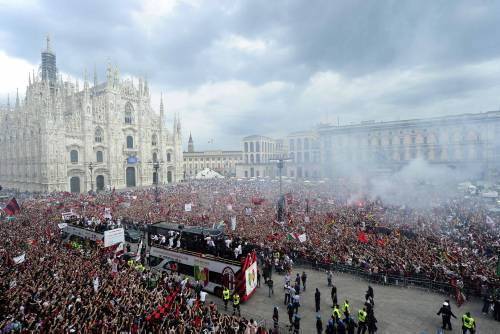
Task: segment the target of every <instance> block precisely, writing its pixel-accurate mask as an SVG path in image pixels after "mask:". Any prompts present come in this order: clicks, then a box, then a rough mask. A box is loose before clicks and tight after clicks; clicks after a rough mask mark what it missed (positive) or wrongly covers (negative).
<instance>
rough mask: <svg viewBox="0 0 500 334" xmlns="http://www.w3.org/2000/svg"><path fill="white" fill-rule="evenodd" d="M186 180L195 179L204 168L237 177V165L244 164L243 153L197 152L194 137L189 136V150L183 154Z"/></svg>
mask: <svg viewBox="0 0 500 334" xmlns="http://www.w3.org/2000/svg"><path fill="white" fill-rule="evenodd" d="M183 159H184V179H190V178H192V177H194V176H195V175H196V174H197V173H198V172H199V171H202V170H203V169H204V168H210V169H212V170H214V171H216V172H217V173H219V174H221V175H223V176H226V177H232V176H235V175H236V164H237V163H240V162H242V159H243V157H242V152H241V151H221V150H209V151H195V150H194V142H193V137H192V136H191V134H189V141H188V150H187V152H184V153H183Z"/></svg>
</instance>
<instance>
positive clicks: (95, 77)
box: [94, 63, 97, 89]
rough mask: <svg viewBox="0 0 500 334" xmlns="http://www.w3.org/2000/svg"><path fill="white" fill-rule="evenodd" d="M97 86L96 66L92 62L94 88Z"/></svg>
mask: <svg viewBox="0 0 500 334" xmlns="http://www.w3.org/2000/svg"><path fill="white" fill-rule="evenodd" d="M96 87H97V67H96V65H95V63H94V89H95V88H96Z"/></svg>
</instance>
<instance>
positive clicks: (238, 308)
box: [233, 293, 241, 317]
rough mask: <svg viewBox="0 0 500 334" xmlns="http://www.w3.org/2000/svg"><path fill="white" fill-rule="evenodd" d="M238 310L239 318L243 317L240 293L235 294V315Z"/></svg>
mask: <svg viewBox="0 0 500 334" xmlns="http://www.w3.org/2000/svg"><path fill="white" fill-rule="evenodd" d="M236 310H238V316H240V317H241V310H240V295H239V294H238V293H234V294H233V315H235V314H236Z"/></svg>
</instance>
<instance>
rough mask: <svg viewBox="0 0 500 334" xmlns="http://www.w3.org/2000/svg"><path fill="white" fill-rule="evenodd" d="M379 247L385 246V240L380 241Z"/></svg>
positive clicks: (378, 241)
mask: <svg viewBox="0 0 500 334" xmlns="http://www.w3.org/2000/svg"><path fill="white" fill-rule="evenodd" d="M377 245H379V246H380V247H384V246H385V239H378V240H377Z"/></svg>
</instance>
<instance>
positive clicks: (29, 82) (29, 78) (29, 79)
mask: <svg viewBox="0 0 500 334" xmlns="http://www.w3.org/2000/svg"><path fill="white" fill-rule="evenodd" d="M28 85H29V86H31V73H30V72H28Z"/></svg>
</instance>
